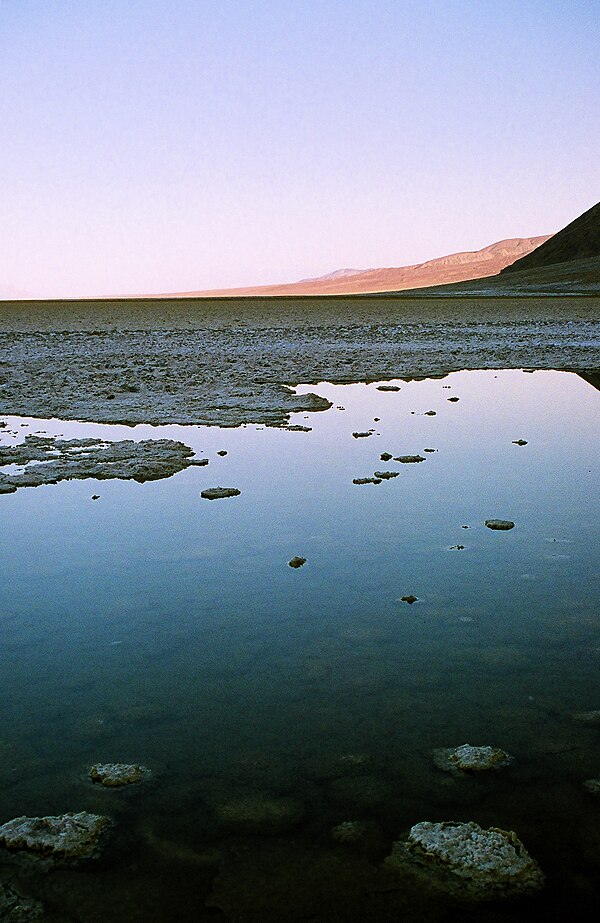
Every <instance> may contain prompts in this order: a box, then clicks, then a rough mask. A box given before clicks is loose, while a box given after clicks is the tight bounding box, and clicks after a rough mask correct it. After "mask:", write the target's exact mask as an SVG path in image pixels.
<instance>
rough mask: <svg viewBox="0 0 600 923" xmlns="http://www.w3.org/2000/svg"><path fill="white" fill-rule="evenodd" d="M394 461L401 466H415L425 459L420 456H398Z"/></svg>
mask: <svg viewBox="0 0 600 923" xmlns="http://www.w3.org/2000/svg"><path fill="white" fill-rule="evenodd" d="M394 461H397V462H400V463H401V464H403V465H415V464H418V463H419V462H424V461H425V459H424V458H423V456H422V455H398V457H397V458H394Z"/></svg>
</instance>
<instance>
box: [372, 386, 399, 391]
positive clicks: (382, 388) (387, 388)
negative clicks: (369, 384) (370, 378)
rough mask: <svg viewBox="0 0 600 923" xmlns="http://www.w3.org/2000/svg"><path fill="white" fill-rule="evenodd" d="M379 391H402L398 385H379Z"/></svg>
mask: <svg viewBox="0 0 600 923" xmlns="http://www.w3.org/2000/svg"><path fill="white" fill-rule="evenodd" d="M377 390H378V391H400V388H399V386H398V385H377Z"/></svg>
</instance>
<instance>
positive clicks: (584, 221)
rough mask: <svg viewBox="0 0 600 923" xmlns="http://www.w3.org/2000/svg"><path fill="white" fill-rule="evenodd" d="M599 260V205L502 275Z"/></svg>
mask: <svg viewBox="0 0 600 923" xmlns="http://www.w3.org/2000/svg"><path fill="white" fill-rule="evenodd" d="M593 259H600V202H599V203H598V204H597V205H593V206H592V208H590V209H589V210H588V211H587V212H584V213H583V215H580V216H579V218H576V219H575V221H572V222H571V224H568V225H567V226H566V228H563V229H562V231H559V232H558V233H557V234H554V236H553V237H551V238H550V239H549V240H547V241H546V242H545V243H544V244H542V245H541V246H540V247H538V248H537V249H536V250H534V251H533V252H532V253H528V254H526V255H524V256H522V257H521V258H520V259H518V260H516V262H514V263H512V264H511V265H510V266H506V267H505V268H504V269H503V270H502V272H503V273H513V272H520V271H521V270H526V269H527V270H529V269H541V268H542V267H547V266H554V265H556V264H558V263H567V262H569V263H570V262H572V261H574V260H578V261H579V260H593Z"/></svg>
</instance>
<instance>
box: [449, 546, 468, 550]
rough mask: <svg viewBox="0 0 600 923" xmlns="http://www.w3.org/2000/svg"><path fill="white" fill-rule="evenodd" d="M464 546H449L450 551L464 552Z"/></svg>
mask: <svg viewBox="0 0 600 923" xmlns="http://www.w3.org/2000/svg"><path fill="white" fill-rule="evenodd" d="M464 550H465V546H464V545H450V551H464Z"/></svg>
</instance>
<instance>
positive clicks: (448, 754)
mask: <svg viewBox="0 0 600 923" xmlns="http://www.w3.org/2000/svg"><path fill="white" fill-rule="evenodd" d="M433 761H434V763H435V765H436V766H437V767H438V769H442V770H443V771H444V772H451V773H453V774H454V775H462V774H464V773H467V774H469V773H478V772H486V771H487V770H490V769H501V768H502V767H504V766H508V765H509V764H510V763H512V761H513V758H512V757H511V756H509V754H508V753H505V752H504V750H499V749H498V748H497V747H487V746H486V747H472V746H471V744H461V746H460V747H456V748H455V749H452V748H442V749H438V750H434V751H433Z"/></svg>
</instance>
